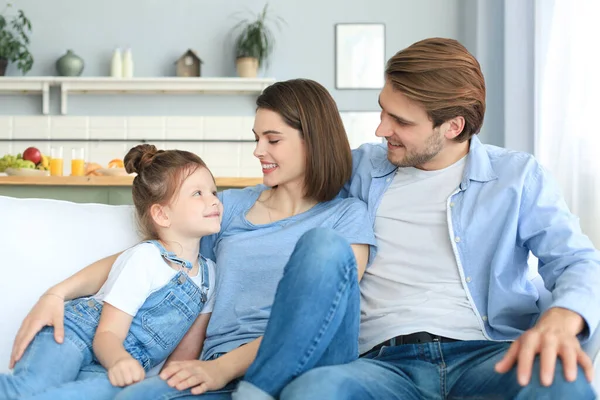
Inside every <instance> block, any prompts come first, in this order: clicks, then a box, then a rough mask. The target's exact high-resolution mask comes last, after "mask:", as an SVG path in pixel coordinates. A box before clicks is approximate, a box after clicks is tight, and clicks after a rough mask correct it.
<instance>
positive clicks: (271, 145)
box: [252, 108, 306, 187]
mask: <svg viewBox="0 0 600 400" xmlns="http://www.w3.org/2000/svg"><path fill="white" fill-rule="evenodd" d="M252 131H253V132H254V137H255V140H256V148H255V149H254V156H255V157H256V158H258V160H259V161H260V164H261V166H262V171H263V183H264V184H265V185H266V186H269V187H273V186H278V185H284V184H289V183H299V184H300V185H304V175H305V171H306V148H305V145H304V140H303V139H302V137H301V135H300V131H298V130H296V129H294V128H291V127H290V126H288V125H287V124H286V123H285V122H284V121H283V118H281V116H280V115H279V114H278V113H276V112H274V111H271V110H266V109H262V108H259V109H258V111H257V112H256V117H255V118H254V128H253V129H252Z"/></svg>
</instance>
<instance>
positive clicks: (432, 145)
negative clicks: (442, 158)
mask: <svg viewBox="0 0 600 400" xmlns="http://www.w3.org/2000/svg"><path fill="white" fill-rule="evenodd" d="M443 148H444V138H443V137H442V136H441V135H440V134H439V131H433V133H432V134H431V135H430V136H429V137H428V138H427V141H426V142H425V148H424V149H423V150H422V151H419V152H417V151H415V150H412V151H409V150H408V149H406V151H405V154H404V157H402V159H400V160H395V159H394V158H393V153H390V152H389V151H388V160H389V161H390V162H391V163H392V164H394V165H395V166H396V167H400V168H405V167H418V166H419V165H423V164H425V163H427V162H429V161H431V159H432V158H434V157H435V156H437V155H438V154H439V153H440V151H442V149H443Z"/></svg>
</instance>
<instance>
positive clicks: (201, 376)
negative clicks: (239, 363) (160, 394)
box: [160, 359, 229, 395]
mask: <svg viewBox="0 0 600 400" xmlns="http://www.w3.org/2000/svg"><path fill="white" fill-rule="evenodd" d="M160 377H161V379H164V380H166V381H167V384H168V385H169V386H171V387H174V388H176V389H177V390H186V389H189V388H192V394H194V395H198V394H202V393H204V392H207V391H209V390H219V389H222V388H223V387H224V386H225V385H227V384H228V383H229V379H228V378H227V373H226V371H225V370H224V369H223V367H222V365H221V363H219V360H218V359H217V360H211V361H199V360H192V361H172V362H170V363H169V365H168V366H167V367H165V368H164V369H163V370H162V372H161V373H160Z"/></svg>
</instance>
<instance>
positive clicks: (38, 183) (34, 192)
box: [0, 176, 262, 205]
mask: <svg viewBox="0 0 600 400" xmlns="http://www.w3.org/2000/svg"><path fill="white" fill-rule="evenodd" d="M215 180H216V182H217V189H218V190H225V189H232V188H242V187H246V186H254V185H256V184H259V183H262V178H215ZM132 183H133V177H132V176H39V177H38V176H36V177H32V176H0V196H10V197H19V198H38V199H39V198H42V199H55V200H66V201H72V202H75V203H100V204H112V205H120V204H132V203H133V200H132V198H131V184H132Z"/></svg>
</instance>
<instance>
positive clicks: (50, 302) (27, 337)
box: [8, 292, 65, 369]
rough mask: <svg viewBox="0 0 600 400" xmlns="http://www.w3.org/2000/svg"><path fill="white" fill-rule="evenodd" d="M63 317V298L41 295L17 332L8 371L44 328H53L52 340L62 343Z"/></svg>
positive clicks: (48, 294) (49, 294)
mask: <svg viewBox="0 0 600 400" xmlns="http://www.w3.org/2000/svg"><path fill="white" fill-rule="evenodd" d="M64 315H65V301H64V297H63V296H61V295H59V294H55V293H51V292H48V293H45V294H43V295H42V297H40V299H39V300H38V302H37V303H36V304H35V305H34V306H33V308H32V309H31V311H29V314H27V316H26V317H25V319H24V320H23V323H22V324H21V327H20V328H19V331H18V332H17V337H16V338H15V341H14V343H13V348H12V353H11V355H10V363H9V366H8V367H9V368H10V369H12V368H14V366H15V363H16V362H17V361H19V360H20V359H21V357H22V356H23V353H24V352H25V350H26V349H27V346H29V344H30V343H31V341H32V340H33V338H34V337H35V335H36V334H37V333H38V332H39V331H40V330H41V329H42V328H43V327H45V326H53V327H54V340H56V342H57V343H62V342H63V338H64V325H63V319H64Z"/></svg>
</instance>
